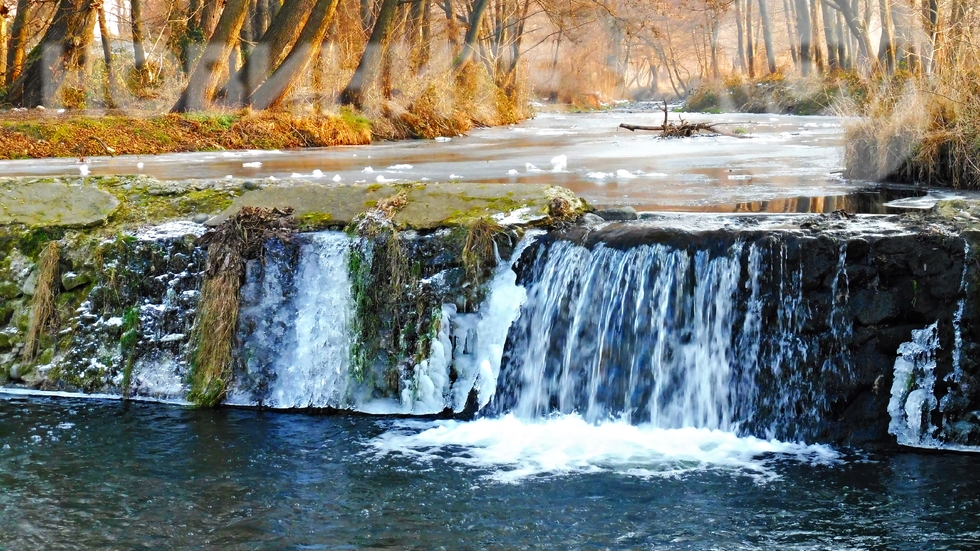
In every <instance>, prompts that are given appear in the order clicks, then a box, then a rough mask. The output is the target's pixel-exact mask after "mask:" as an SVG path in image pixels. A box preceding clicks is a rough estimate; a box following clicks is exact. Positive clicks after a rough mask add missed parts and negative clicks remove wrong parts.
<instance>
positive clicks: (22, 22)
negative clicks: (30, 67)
mask: <svg viewBox="0 0 980 551" xmlns="http://www.w3.org/2000/svg"><path fill="white" fill-rule="evenodd" d="M30 9H31V3H30V0H17V13H16V14H15V15H14V22H13V24H12V25H11V27H10V38H9V39H8V43H9V47H8V49H7V72H6V76H5V77H4V84H6V85H7V86H10V85H11V84H12V83H13V82H14V81H15V80H17V77H19V76H20V73H21V71H22V70H23V67H24V51H25V50H26V49H27V30H28V28H27V16H28V14H29V13H30Z"/></svg>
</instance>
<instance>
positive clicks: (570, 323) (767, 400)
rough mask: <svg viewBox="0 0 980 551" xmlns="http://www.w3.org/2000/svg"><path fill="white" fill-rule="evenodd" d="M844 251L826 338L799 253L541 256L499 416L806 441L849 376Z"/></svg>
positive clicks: (511, 349)
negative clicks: (554, 416) (814, 316)
mask: <svg viewBox="0 0 980 551" xmlns="http://www.w3.org/2000/svg"><path fill="white" fill-rule="evenodd" d="M791 253H792V254H791ZM839 254H840V260H839V262H838V263H837V266H836V270H837V272H836V274H835V275H834V276H833V277H832V278H831V280H832V281H831V289H830V296H831V298H830V301H829V302H830V305H831V306H830V308H829V313H827V315H826V318H827V319H826V320H824V321H825V324H826V326H827V327H828V328H829V331H828V332H827V335H826V336H821V335H810V334H808V333H807V332H806V331H805V330H804V326H805V325H806V324H807V322H808V319H809V318H808V317H809V316H811V314H810V313H809V312H808V310H807V308H806V306H805V304H804V302H803V291H802V278H803V275H802V270H803V268H802V264H801V261H800V260H799V259H800V254H799V249H798V248H797V249H795V250H793V251H790V250H789V248H788V246H787V245H786V244H785V243H777V244H775V245H774V246H772V247H770V246H769V245H768V244H765V243H752V244H744V243H742V242H739V241H736V242H734V243H732V244H730V245H727V246H726V247H724V248H723V249H721V250H719V249H718V248H717V247H707V248H703V249H697V248H694V249H690V250H689V249H685V248H677V247H673V246H670V245H666V244H653V245H641V246H637V247H632V248H628V249H626V250H619V249H616V248H613V247H609V246H606V245H603V244H599V245H597V246H595V247H594V248H592V249H589V248H586V247H583V246H580V245H576V244H574V243H571V242H567V241H558V242H555V243H553V244H550V245H546V246H543V247H540V248H539V249H538V250H537V251H536V255H537V256H536V258H535V260H534V266H533V267H532V268H531V270H530V273H529V275H528V276H527V279H528V280H529V281H528V282H526V285H527V286H528V301H527V304H526V305H525V307H524V309H523V310H522V313H521V317H520V318H519V319H518V321H517V322H516V324H515V327H514V328H513V329H512V332H511V339H510V342H509V345H508V352H507V356H506V366H507V369H506V370H505V371H506V372H505V374H504V375H503V377H502V382H501V385H499V388H498V396H497V398H496V410H497V411H499V412H512V413H513V414H514V415H516V416H517V417H519V418H524V419H532V418H538V417H541V416H544V415H547V414H549V413H565V414H568V413H573V412H574V413H577V414H580V415H581V416H582V417H583V418H584V419H586V420H588V421H590V422H599V421H606V420H611V419H621V420H625V421H627V422H630V423H634V424H636V423H641V424H643V423H649V424H651V425H652V426H655V427H659V428H682V427H695V428H707V429H721V430H726V431H738V432H742V433H746V434H757V435H759V436H765V437H767V438H777V437H778V438H787V437H789V438H794V439H796V438H799V439H805V438H806V437H807V436H808V435H811V434H813V433H814V432H815V431H816V430H818V428H819V423H820V419H821V418H822V417H823V416H824V414H825V412H826V410H827V408H828V407H829V405H830V404H829V402H830V400H829V398H828V397H827V395H826V391H825V390H824V387H823V385H824V384H825V380H826V379H829V378H832V377H834V378H840V377H845V376H846V371H847V365H848V359H847V349H846V347H847V340H848V338H849V331H850V326H849V322H847V320H846V316H844V315H843V314H842V313H841V310H842V309H843V308H845V306H846V304H847V300H848V296H847V280H846V273H845V271H844V257H845V255H846V248H845V247H841V248H840V253H839ZM818 359H819V363H816V365H815V366H811V367H810V368H808V367H807V366H810V364H814V363H815V362H816V361H817V360H818Z"/></svg>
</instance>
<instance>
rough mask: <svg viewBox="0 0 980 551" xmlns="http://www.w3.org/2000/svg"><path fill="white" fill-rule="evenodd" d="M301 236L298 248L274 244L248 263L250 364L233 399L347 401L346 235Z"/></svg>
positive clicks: (300, 403)
mask: <svg viewBox="0 0 980 551" xmlns="http://www.w3.org/2000/svg"><path fill="white" fill-rule="evenodd" d="M297 241H298V246H297V250H295V251H294V250H292V248H290V247H289V246H288V245H282V244H281V243H274V244H270V247H269V250H268V252H267V258H266V259H265V262H262V263H259V262H256V263H254V264H253V265H252V266H250V270H249V277H248V280H247V283H246V286H245V288H244V289H243V290H242V312H241V318H242V321H241V327H242V336H241V342H242V347H241V353H242V356H243V360H244V362H243V363H244V364H245V366H246V369H245V372H244V373H241V374H240V375H238V376H236V378H235V382H236V386H235V388H234V389H233V390H232V392H230V393H229V399H228V401H229V402H231V403H244V404H250V403H254V402H257V403H260V404H262V405H263V406H266V407H270V408H284V409H287V408H323V407H333V408H339V407H344V406H345V405H346V402H345V400H346V392H347V385H348V375H347V371H348V370H347V367H348V363H349V355H350V337H349V332H348V328H347V325H348V320H349V318H350V316H351V312H350V310H351V304H350V281H349V280H348V276H347V253H348V249H349V240H348V238H347V236H346V235H344V234H343V233H340V232H322V233H313V234H309V235H307V236H303V237H302V238H300V239H298V240H297ZM293 254H295V255H296V257H297V258H296V259H295V260H294V258H293ZM294 262H295V267H294V264H293V263H294ZM249 386H251V389H250V391H251V396H249V391H248V390H247V388H248V387H249Z"/></svg>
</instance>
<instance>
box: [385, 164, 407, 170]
mask: <svg viewBox="0 0 980 551" xmlns="http://www.w3.org/2000/svg"><path fill="white" fill-rule="evenodd" d="M411 169H412V165H406V164H398V165H391V166H389V167H388V170H411Z"/></svg>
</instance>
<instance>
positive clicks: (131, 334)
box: [119, 306, 140, 398]
mask: <svg viewBox="0 0 980 551" xmlns="http://www.w3.org/2000/svg"><path fill="white" fill-rule="evenodd" d="M139 322H140V318H139V307H137V306H131V307H130V308H128V309H127V310H126V312H125V313H124V314H123V321H122V336H121V337H120V338H119V351H120V353H121V355H122V358H123V362H124V363H123V380H122V392H123V397H124V398H128V397H129V385H130V381H131V380H132V376H133V364H134V363H135V360H136V340H137V337H138V336H139Z"/></svg>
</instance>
